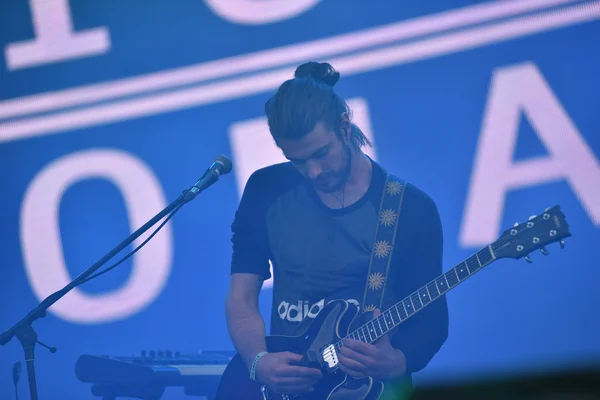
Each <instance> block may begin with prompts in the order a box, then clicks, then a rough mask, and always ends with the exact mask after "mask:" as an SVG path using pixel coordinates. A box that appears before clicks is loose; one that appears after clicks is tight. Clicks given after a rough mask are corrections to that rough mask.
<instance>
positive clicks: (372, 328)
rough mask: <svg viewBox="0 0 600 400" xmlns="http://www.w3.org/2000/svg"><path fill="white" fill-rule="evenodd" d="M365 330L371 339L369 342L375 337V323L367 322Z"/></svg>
mask: <svg viewBox="0 0 600 400" xmlns="http://www.w3.org/2000/svg"><path fill="white" fill-rule="evenodd" d="M367 331H368V332H369V339H370V340H371V342H372V341H374V340H375V339H377V332H376V331H375V325H374V324H373V322H368V323H367ZM371 334H373V335H371Z"/></svg>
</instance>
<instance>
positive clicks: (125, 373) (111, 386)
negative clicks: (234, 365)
mask: <svg viewBox="0 0 600 400" xmlns="http://www.w3.org/2000/svg"><path fill="white" fill-rule="evenodd" d="M234 355H235V352H234V351H203V352H201V353H198V354H181V353H179V352H175V353H173V352H170V351H142V352H141V354H140V355H138V356H125V357H114V356H107V355H82V356H80V357H79V358H78V359H77V362H76V364H75V374H76V376H77V379H79V381H81V382H84V383H92V384H93V385H92V388H91V391H92V394H93V395H94V396H97V397H102V398H103V399H106V400H114V399H116V398H118V397H133V398H139V399H144V400H158V399H160V398H161V397H162V395H163V393H164V390H165V388H167V387H175V386H179V387H183V388H184V392H185V393H186V395H189V396H206V397H208V398H211V397H212V396H213V395H214V393H215V392H216V389H217V386H218V383H219V380H220V379H221V375H222V374H223V371H225V368H226V367H227V364H228V363H229V361H231V359H232V358H233V356H234Z"/></svg>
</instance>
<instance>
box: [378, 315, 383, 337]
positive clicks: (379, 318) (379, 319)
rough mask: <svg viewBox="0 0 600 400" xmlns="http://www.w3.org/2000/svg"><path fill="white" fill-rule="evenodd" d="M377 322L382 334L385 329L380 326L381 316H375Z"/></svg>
mask: <svg viewBox="0 0 600 400" xmlns="http://www.w3.org/2000/svg"><path fill="white" fill-rule="evenodd" d="M384 322H385V321H384ZM377 323H378V324H379V329H381V334H382V335H383V333H384V332H385V329H383V326H381V317H377Z"/></svg>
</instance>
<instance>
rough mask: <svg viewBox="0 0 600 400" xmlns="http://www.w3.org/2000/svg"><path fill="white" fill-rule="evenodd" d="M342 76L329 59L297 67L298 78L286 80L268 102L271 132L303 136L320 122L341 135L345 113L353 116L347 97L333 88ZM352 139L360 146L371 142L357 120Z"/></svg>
mask: <svg viewBox="0 0 600 400" xmlns="http://www.w3.org/2000/svg"><path fill="white" fill-rule="evenodd" d="M339 79H340V73H339V72H337V71H336V70H335V69H334V68H333V67H332V66H331V65H330V64H328V63H318V62H314V61H311V62H307V63H305V64H302V65H300V66H299V67H298V68H296V72H295V73H294V78H293V79H289V80H287V81H285V82H284V83H283V84H282V85H281V86H280V87H279V89H278V90H277V92H276V93H275V94H274V95H273V97H271V98H270V99H269V100H268V101H267V102H266V104H265V113H266V114H267V119H268V122H269V130H270V131H271V135H272V136H273V138H274V139H275V141H277V139H278V138H286V139H300V138H302V137H304V136H305V135H306V134H308V133H309V132H310V131H312V130H313V129H314V127H315V125H316V124H317V122H319V121H320V122H322V123H323V124H325V126H326V127H327V128H329V129H333V130H335V132H336V134H337V135H338V136H339V137H341V133H342V132H341V127H340V125H341V122H342V114H343V113H347V114H348V116H349V117H351V115H352V114H351V110H350V107H349V106H348V104H347V103H346V101H345V100H344V99H343V98H342V97H340V96H339V95H338V94H337V93H335V91H334V90H333V86H334V85H335V84H336V83H337V81H338V80H339ZM350 139H351V141H352V143H354V144H355V145H356V146H357V147H362V146H364V145H369V146H370V145H371V143H369V140H368V139H367V137H366V136H365V134H364V133H363V132H362V131H361V130H360V128H359V127H358V126H356V124H354V123H351V133H350Z"/></svg>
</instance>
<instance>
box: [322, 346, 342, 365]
mask: <svg viewBox="0 0 600 400" xmlns="http://www.w3.org/2000/svg"><path fill="white" fill-rule="evenodd" d="M322 356H323V361H324V362H325V364H326V365H327V368H328V369H334V368H336V367H337V365H338V363H339V360H338V354H337V349H336V348H335V345H333V344H330V345H329V346H327V347H325V350H323V353H322Z"/></svg>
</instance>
